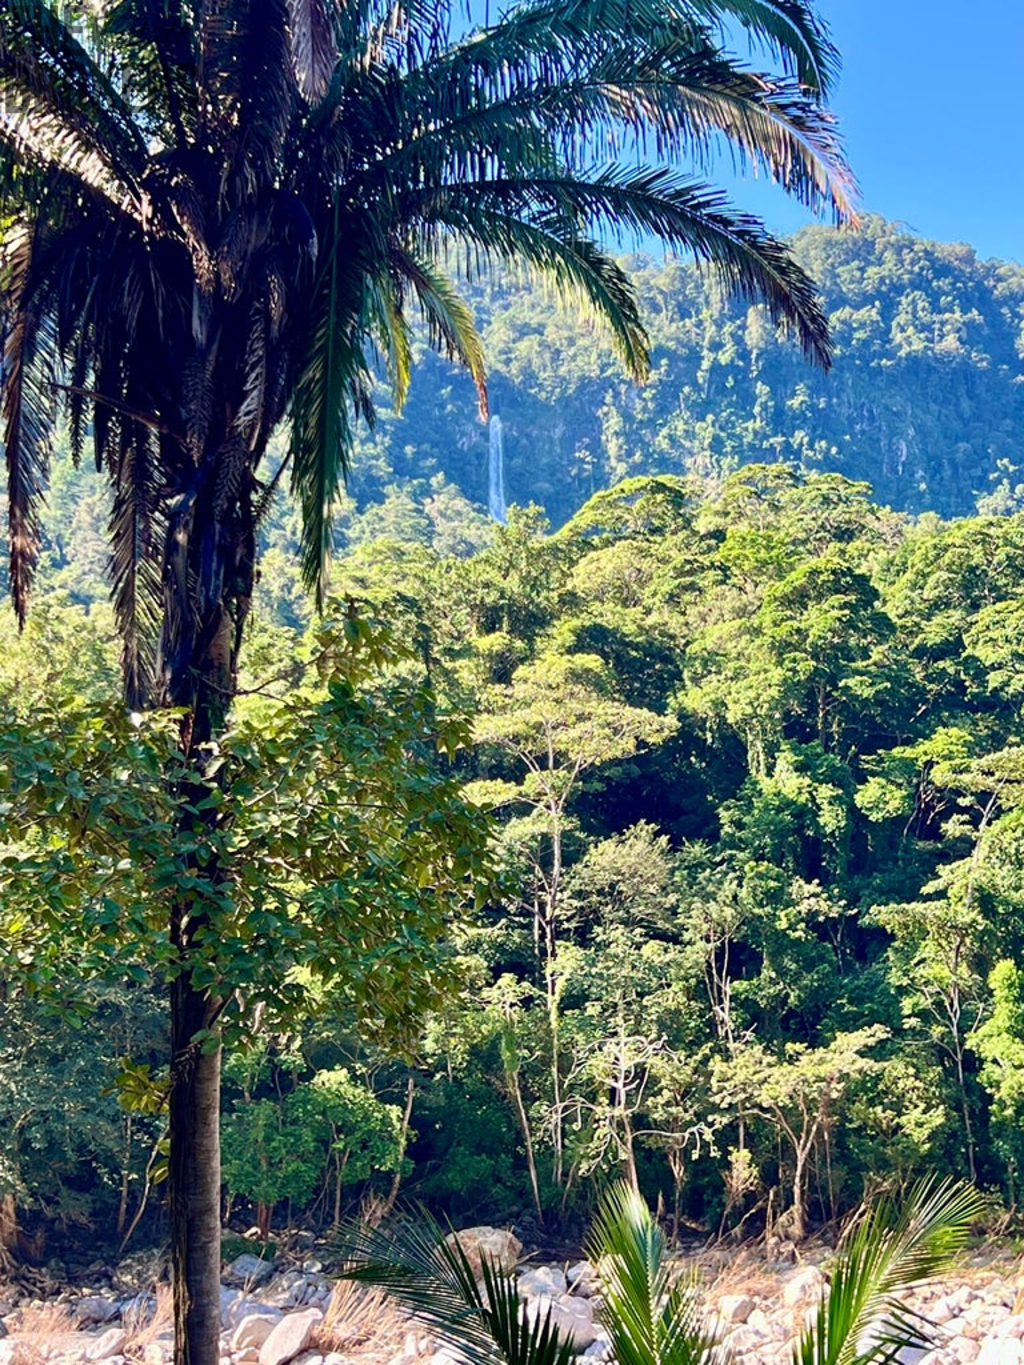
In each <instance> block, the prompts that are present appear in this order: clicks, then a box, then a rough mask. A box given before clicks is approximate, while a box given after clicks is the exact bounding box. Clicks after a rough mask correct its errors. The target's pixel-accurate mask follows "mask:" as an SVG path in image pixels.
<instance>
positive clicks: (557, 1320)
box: [523, 1294, 597, 1351]
mask: <svg viewBox="0 0 1024 1365" xmlns="http://www.w3.org/2000/svg"><path fill="white" fill-rule="evenodd" d="M523 1310H524V1312H525V1314H526V1319H527V1321H528V1322H530V1323H533V1322H536V1321H537V1320H538V1319H541V1320H543V1319H544V1318H545V1317H546V1316H548V1314H550V1318H551V1325H552V1326H553V1327H555V1328H557V1330H558V1331H559V1332H560V1333H561V1334H562V1336H563V1337H567V1338H568V1340H569V1341H571V1342H572V1344H573V1346H575V1347H576V1349H577V1351H583V1350H586V1348H587V1347H588V1346H589V1345H590V1344H591V1342H592V1341H594V1340H596V1338H597V1330H596V1328H595V1326H594V1306H593V1304H592V1303H591V1302H590V1300H589V1299H579V1298H576V1297H575V1296H574V1295H572V1294H559V1295H558V1296H557V1297H555V1298H542V1297H540V1296H534V1297H531V1298H529V1299H527V1300H526V1302H525V1303H524V1305H523Z"/></svg>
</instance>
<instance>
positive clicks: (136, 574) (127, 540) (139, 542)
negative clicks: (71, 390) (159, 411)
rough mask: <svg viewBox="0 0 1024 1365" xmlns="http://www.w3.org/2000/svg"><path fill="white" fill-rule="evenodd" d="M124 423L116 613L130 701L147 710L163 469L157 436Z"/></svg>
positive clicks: (114, 532)
mask: <svg viewBox="0 0 1024 1365" xmlns="http://www.w3.org/2000/svg"><path fill="white" fill-rule="evenodd" d="M119 426H120V438H121V439H120V442H119V444H120V449H119V452H118V460H117V464H116V466H114V467H112V468H111V470H110V480H111V484H112V487H113V490H114V503H113V508H112V511H111V516H110V547H111V578H112V586H113V602H114V614H115V617H116V619H117V624H118V628H119V630H120V634H121V642H122V643H121V666H122V674H123V677H124V688H125V700H126V701H127V703H128V706H129V707H131V708H132V709H133V710H137V711H141V710H143V709H144V708H145V707H147V706H148V705H150V704H151V703H152V700H153V695H154V681H155V679H154V674H153V660H154V647H155V644H156V639H157V635H158V633H159V611H160V600H161V591H160V590H161V574H160V562H159V558H158V553H157V550H158V547H159V545H160V541H161V539H162V536H161V532H160V528H159V526H158V512H159V493H158V481H159V473H158V470H157V468H156V467H155V466H154V460H153V450H152V438H151V436H150V433H149V432H148V431H147V430H146V428H145V427H144V426H142V425H140V424H139V423H137V422H134V423H133V422H124V423H121V424H119Z"/></svg>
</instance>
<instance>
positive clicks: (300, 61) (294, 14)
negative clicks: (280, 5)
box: [288, 0, 338, 104]
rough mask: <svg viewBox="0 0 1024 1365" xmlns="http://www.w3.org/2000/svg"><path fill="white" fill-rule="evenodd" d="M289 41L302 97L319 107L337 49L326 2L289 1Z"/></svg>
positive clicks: (333, 64) (332, 72) (336, 58)
mask: <svg viewBox="0 0 1024 1365" xmlns="http://www.w3.org/2000/svg"><path fill="white" fill-rule="evenodd" d="M288 42H289V46H290V48H291V54H292V65H293V68H294V71H295V79H296V81H297V82H298V86H299V90H300V91H301V93H302V98H303V99H304V100H306V101H307V102H308V103H309V104H318V103H319V102H320V100H322V99H323V97H324V96H325V95H326V94H327V90H328V88H329V86H330V84H331V77H332V76H333V74H334V68H335V66H336V65H337V63H338V49H337V45H336V43H335V40H334V28H333V25H332V23H331V15H330V12H329V10H328V6H327V4H326V3H325V0H288Z"/></svg>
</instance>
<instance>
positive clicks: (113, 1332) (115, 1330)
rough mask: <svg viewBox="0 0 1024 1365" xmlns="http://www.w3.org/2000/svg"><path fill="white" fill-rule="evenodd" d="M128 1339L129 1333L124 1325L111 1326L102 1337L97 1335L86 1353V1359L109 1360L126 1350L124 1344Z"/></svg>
mask: <svg viewBox="0 0 1024 1365" xmlns="http://www.w3.org/2000/svg"><path fill="white" fill-rule="evenodd" d="M127 1340H128V1333H127V1332H126V1331H125V1330H124V1328H123V1327H111V1328H110V1329H109V1330H108V1331H106V1332H104V1333H103V1335H102V1336H101V1337H97V1338H96V1340H95V1341H94V1342H93V1343H92V1345H91V1346H90V1347H89V1349H88V1350H87V1351H86V1353H85V1358H86V1360H109V1359H110V1357H111V1356H119V1355H120V1354H121V1352H122V1351H123V1350H124V1344H125V1342H126V1341H127Z"/></svg>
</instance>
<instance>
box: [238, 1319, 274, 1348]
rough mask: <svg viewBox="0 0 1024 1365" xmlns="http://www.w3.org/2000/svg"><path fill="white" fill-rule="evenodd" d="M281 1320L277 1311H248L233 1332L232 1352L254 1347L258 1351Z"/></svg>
mask: <svg viewBox="0 0 1024 1365" xmlns="http://www.w3.org/2000/svg"><path fill="white" fill-rule="evenodd" d="M280 1321H281V1319H280V1317H279V1316H278V1314H277V1313H274V1314H273V1315H271V1314H269V1313H247V1314H246V1315H245V1317H244V1318H243V1319H242V1320H241V1322H240V1323H239V1324H238V1326H237V1327H236V1328H235V1330H234V1331H233V1332H232V1333H231V1340H230V1342H229V1345H230V1347H231V1351H232V1353H234V1352H236V1351H245V1350H247V1349H250V1348H253V1347H255V1349H256V1350H257V1351H258V1350H259V1349H260V1347H261V1346H262V1345H263V1343H264V1342H265V1341H266V1339H267V1337H269V1336H270V1334H271V1332H272V1331H273V1330H274V1328H275V1327H276V1326H277V1324H278V1323H279V1322H280Z"/></svg>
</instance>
